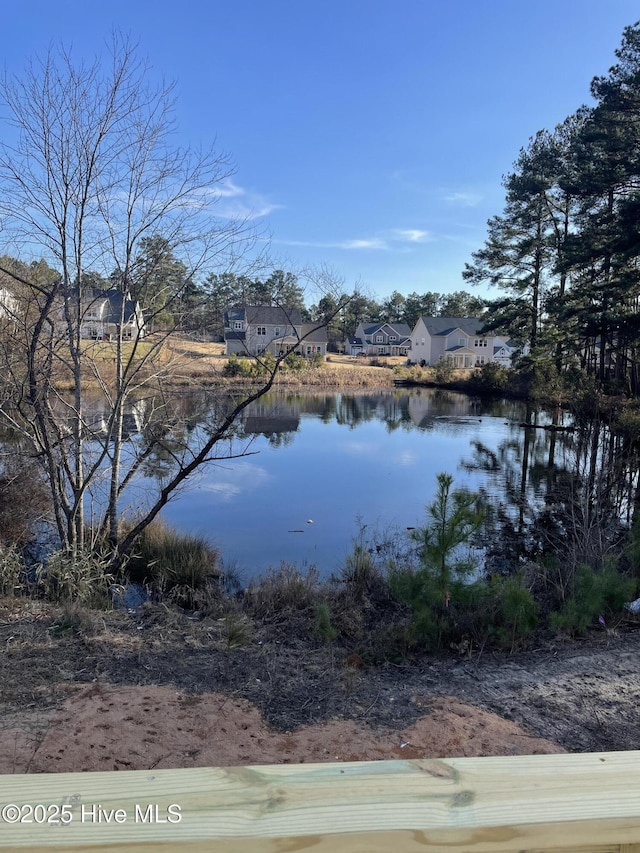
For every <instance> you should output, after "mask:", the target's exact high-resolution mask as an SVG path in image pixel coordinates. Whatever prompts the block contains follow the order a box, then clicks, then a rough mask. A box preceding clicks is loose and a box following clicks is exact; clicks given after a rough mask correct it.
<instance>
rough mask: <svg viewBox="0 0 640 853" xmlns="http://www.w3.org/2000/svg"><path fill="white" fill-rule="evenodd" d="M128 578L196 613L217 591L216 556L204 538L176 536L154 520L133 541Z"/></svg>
mask: <svg viewBox="0 0 640 853" xmlns="http://www.w3.org/2000/svg"><path fill="white" fill-rule="evenodd" d="M127 574H128V575H129V577H130V578H131V579H132V580H135V581H139V582H142V583H146V584H148V585H149V586H150V587H151V588H152V590H154V591H155V592H157V593H158V594H160V595H162V596H165V597H167V598H169V599H170V600H172V601H174V602H175V603H176V604H179V605H180V606H182V607H186V608H188V609H192V610H193V609H198V608H200V607H202V606H204V605H205V604H207V602H208V600H209V599H210V597H211V595H212V593H213V592H214V591H215V590H217V587H218V584H219V580H220V574H221V573H220V567H219V553H218V551H217V549H216V548H214V547H213V546H212V545H211V544H210V542H209V541H208V540H207V539H206V538H205V537H204V536H196V535H195V534H191V533H179V532H178V531H176V530H174V529H173V528H171V527H169V525H168V524H166V523H165V522H164V521H161V520H157V519H156V520H155V521H154V522H153V523H152V524H150V525H149V526H148V527H146V528H145V530H144V531H143V532H142V534H141V535H140V536H139V537H138V539H137V540H136V545H135V552H134V554H133V556H132V557H131V559H130V561H129V563H128V564H127Z"/></svg>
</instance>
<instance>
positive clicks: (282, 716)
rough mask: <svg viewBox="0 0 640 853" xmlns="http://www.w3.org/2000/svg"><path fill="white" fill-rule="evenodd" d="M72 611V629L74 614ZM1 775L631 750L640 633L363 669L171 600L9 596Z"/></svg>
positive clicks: (0, 658)
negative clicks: (98, 606)
mask: <svg viewBox="0 0 640 853" xmlns="http://www.w3.org/2000/svg"><path fill="white" fill-rule="evenodd" d="M70 623H71V626H70ZM0 649H1V650H2V651H1V652H0V711H1V715H0V772H2V773H11V772H43V771H67V770H90V769H103V770H113V769H133V768H140V769H143V768H149V767H181V766H196V765H209V764H251V763H270V762H304V761H323V760H327V761H334V760H336V759H337V760H354V759H375V758H416V757H437V756H440V757H442V756H447V755H491V754H515V753H531V752H543V751H544V752H547V751H554V750H555V751H557V750H560V749H564V750H571V751H598V750H609V749H611V750H616V749H633V748H638V746H639V745H640V719H639V718H638V715H637V707H638V702H639V701H640V632H638V631H636V630H628V631H624V632H621V633H619V634H618V633H617V632H606V631H603V632H602V633H601V634H597V635H594V636H593V637H592V638H591V639H590V640H589V642H588V643H571V644H560V643H556V644H554V643H549V644H547V645H546V646H545V647H544V648H541V649H538V650H535V651H532V652H528V653H526V654H518V655H513V656H508V655H502V654H484V655H482V656H479V657H478V656H477V655H475V656H473V657H471V658H468V657H460V658H456V657H443V658H436V657H430V656H422V657H420V658H417V659H416V660H415V661H413V662H411V663H407V664H404V665H402V666H395V665H392V664H385V665H380V666H376V667H364V666H362V665H360V663H359V662H357V661H354V660H353V656H351V655H348V654H345V650H344V649H341V648H339V647H333V646H331V645H330V644H326V643H325V644H319V643H316V644H315V645H314V643H313V642H303V640H302V639H301V638H300V637H295V636H292V637H291V642H290V643H283V642H282V639H281V637H280V638H278V639H274V637H273V636H270V635H269V633H268V632H263V633H259V632H256V633H254V634H253V635H252V636H251V637H249V638H247V639H246V641H245V643H244V645H243V646H242V647H240V648H234V647H231V646H230V645H229V642H228V636H227V638H226V639H225V633H224V631H223V629H222V626H221V624H220V620H214V619H208V618H205V619H201V620H195V619H193V618H190V617H189V616H188V615H186V614H177V613H174V612H170V611H168V610H167V609H166V608H164V607H163V606H161V605H159V606H153V607H148V608H146V609H145V610H144V611H143V612H141V613H125V612H113V613H87V612H84V613H82V614H80V615H76V617H75V619H69V617H68V614H66V615H65V614H64V613H63V612H60V611H58V610H56V609H55V608H51V607H49V606H46V605H42V604H38V603H33V602H31V603H27V604H25V603H15V602H14V603H5V605H4V606H0Z"/></svg>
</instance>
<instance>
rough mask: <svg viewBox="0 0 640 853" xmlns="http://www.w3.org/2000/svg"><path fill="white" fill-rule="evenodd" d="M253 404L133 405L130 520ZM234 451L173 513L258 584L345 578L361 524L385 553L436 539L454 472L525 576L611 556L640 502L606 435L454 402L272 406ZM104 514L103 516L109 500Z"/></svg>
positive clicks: (260, 409) (258, 412)
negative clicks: (273, 579)
mask: <svg viewBox="0 0 640 853" xmlns="http://www.w3.org/2000/svg"><path fill="white" fill-rule="evenodd" d="M237 402H238V400H237V398H234V397H230V396H229V395H228V394H225V395H218V394H215V393H213V392H208V393H203V392H200V393H185V394H183V395H181V396H180V397H178V398H177V399H175V398H168V399H166V400H165V399H162V398H159V397H157V396H149V397H145V398H141V399H139V400H135V401H133V402H132V403H131V406H130V408H129V409H128V410H127V412H126V416H125V424H126V426H125V431H124V438H125V441H126V443H127V445H128V454H129V461H131V460H135V464H136V475H135V478H134V482H133V483H132V485H133V486H134V497H133V499H132V500H131V502H130V504H129V510H130V511H132V512H135V510H136V509H137V504H139V505H141V506H142V505H147V504H148V503H149V502H150V501H152V500H154V499H155V496H156V495H157V494H158V490H159V489H160V488H162V486H163V485H164V484H165V483H166V482H167V479H168V478H169V477H170V476H171V474H172V472H173V471H174V470H175V468H176V465H177V464H178V463H179V464H184V462H185V460H188V459H189V458H190V455H192V454H193V452H194V449H195V448H196V447H197V446H198V445H199V444H200V442H201V440H202V437H203V436H205V435H208V434H210V432H211V431H212V430H215V429H216V428H217V427H218V425H219V424H220V423H221V422H222V419H223V418H224V416H225V415H226V413H227V412H228V411H229V410H230V407H232V406H233V405H235V404H236V403H237ZM108 414H109V413H108V411H107V410H106V409H105V407H104V406H103V405H102V404H101V403H100V402H99V401H95V402H90V403H88V404H87V407H86V418H85V422H86V425H87V432H88V436H89V437H91V438H93V441H94V446H95V447H96V448H97V449H103V448H104V440H102V439H101V435H103V434H105V423H106V419H107V418H108ZM218 450H219V451H220V453H219V454H217V455H218V456H219V457H220V458H218V459H215V460H211V461H210V462H209V463H207V464H206V465H205V466H204V467H202V468H201V469H200V470H199V472H198V473H197V474H196V475H195V477H194V478H190V479H189V480H188V481H187V482H186V483H185V485H184V486H183V487H182V489H181V491H180V493H179V494H178V495H177V496H176V497H175V499H174V500H172V501H171V502H170V504H169V505H168V506H167V507H166V508H165V510H164V511H163V513H164V515H165V517H166V518H167V519H168V520H169V521H170V522H171V523H173V524H175V525H176V526H177V527H179V528H182V529H185V530H190V531H193V532H198V533H204V534H206V535H207V536H208V537H209V538H210V539H211V540H212V541H213V542H214V543H215V544H217V545H218V546H219V547H220V548H221V550H222V553H223V555H224V557H225V559H226V561H227V562H235V563H236V564H237V565H238V567H239V568H240V569H241V571H243V572H244V576H245V578H248V577H250V576H252V575H255V574H258V573H260V572H263V571H264V570H265V569H266V568H267V567H268V566H270V565H279V563H280V562H281V561H282V560H284V561H287V562H293V563H296V564H298V565H304V564H305V563H306V564H314V565H316V566H317V567H318V568H319V569H320V571H321V572H322V573H324V574H328V573H330V572H332V571H335V570H336V569H337V568H339V566H340V564H341V562H342V560H343V559H344V557H345V555H346V553H347V552H348V550H349V548H350V544H351V540H352V538H353V536H354V535H355V533H356V531H357V529H358V523H363V524H366V525H368V526H369V529H372V528H376V529H379V531H380V538H381V539H383V538H385V536H386V534H385V531H387V532H388V536H387V538H389V539H391V538H393V537H394V536H395V537H396V538H397V536H398V535H400V536H403V535H405V534H406V529H407V528H409V527H416V526H419V525H420V524H422V523H423V520H424V506H425V505H426V504H428V503H429V502H430V501H431V500H432V497H433V493H434V489H435V480H436V475H437V474H438V473H440V472H442V471H447V472H449V473H451V474H452V475H453V476H454V480H455V483H456V485H467V486H469V487H470V488H472V489H474V490H478V491H480V492H481V493H482V495H483V497H484V499H485V503H486V505H487V507H488V518H489V520H490V526H489V528H488V531H487V541H488V542H489V543H490V544H491V545H492V547H493V550H494V552H495V555H496V557H497V558H498V557H499V556H500V550H501V549H502V553H503V556H504V557H505V559H506V558H507V557H508V558H509V559H510V560H512V559H513V556H514V554H518V553H519V554H522V555H527V556H538V555H544V553H545V549H546V550H550V549H551V546H552V545H553V546H554V547H556V548H557V547H558V546H559V544H560V545H562V546H563V547H564V549H565V553H566V558H567V559H571V560H579V559H587V558H593V557H594V555H597V554H606V551H607V549H608V548H611V547H613V544H614V543H615V542H616V541H617V539H616V537H619V534H620V523H619V522H620V520H622V521H623V522H625V521H626V522H628V521H629V520H630V519H631V517H632V513H633V509H634V507H635V506H636V504H637V502H638V500H639V498H640V487H639V485H638V459H637V454H636V453H635V451H634V449H633V448H632V447H630V446H628V445H627V444H626V443H625V442H624V440H623V439H621V438H619V437H616V436H614V435H612V434H611V432H610V431H609V430H608V429H606V428H605V426H604V425H603V424H601V423H597V422H591V423H585V424H581V425H578V428H576V429H573V425H572V423H571V421H570V420H569V419H568V418H567V417H566V416H564V415H563V414H562V413H560V412H558V411H555V412H548V413H547V412H542V411H536V410H534V409H531V408H530V407H527V406H526V405H525V404H523V403H519V402H514V401H507V400H492V401H486V400H480V399H477V398H472V397H467V396H465V395H463V394H457V393H451V392H446V391H441V390H427V389H420V390H417V391H412V392H409V391H408V390H400V389H393V390H383V391H379V392H376V393H362V394H360V393H347V394H346V393H339V394H328V393H324V394H291V393H286V394H278V393H271V394H269V395H266V396H265V397H263V398H261V399H260V400H258V401H255V402H254V403H252V404H251V405H249V406H248V407H247V408H246V409H245V410H244V412H243V413H242V416H241V417H240V418H239V419H238V421H237V422H236V423H235V424H234V425H233V426H232V428H231V429H229V430H228V431H227V433H226V434H225V436H224V440H223V441H222V442H221V444H220V445H219V446H218ZM245 453H248V454H252V455H247V456H243V454H245ZM225 456H237V457H238V458H230V459H225V458H224V457H225ZM91 499H92V501H94V502H95V504H96V505H98V504H99V501H100V496H99V495H98V494H95V493H94V494H92V495H91ZM307 521H313V524H307ZM292 530H295V531H302V533H299V532H298V533H297V534H296V535H292V534H291V533H290V531H292ZM603 531H604V532H603ZM598 537H599V538H598ZM505 543H506V544H505Z"/></svg>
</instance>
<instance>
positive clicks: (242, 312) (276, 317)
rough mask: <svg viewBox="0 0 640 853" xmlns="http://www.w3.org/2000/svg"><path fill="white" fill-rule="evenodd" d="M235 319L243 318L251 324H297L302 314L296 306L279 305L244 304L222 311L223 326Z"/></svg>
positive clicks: (300, 320)
mask: <svg viewBox="0 0 640 853" xmlns="http://www.w3.org/2000/svg"><path fill="white" fill-rule="evenodd" d="M236 320H244V321H245V323H247V324H248V325H251V326H256V325H260V324H264V325H265V326H299V325H300V324H301V323H302V315H301V314H300V311H299V310H298V309H297V308H284V307H282V306H280V305H245V306H243V307H241V308H227V309H226V310H225V312H224V324H225V326H231V325H232V323H233V322H234V321H236Z"/></svg>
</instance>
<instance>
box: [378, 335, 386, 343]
mask: <svg viewBox="0 0 640 853" xmlns="http://www.w3.org/2000/svg"><path fill="white" fill-rule="evenodd" d="M383 340H384V338H383V337H382V335H376V343H377V344H381V343H382V341H383Z"/></svg>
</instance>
